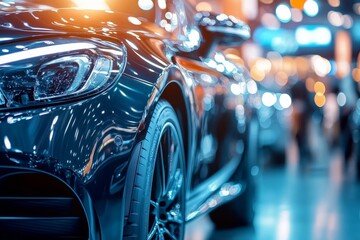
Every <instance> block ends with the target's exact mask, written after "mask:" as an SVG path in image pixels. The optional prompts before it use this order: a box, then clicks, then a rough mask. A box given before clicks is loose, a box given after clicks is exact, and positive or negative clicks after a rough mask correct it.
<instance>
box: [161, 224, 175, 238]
mask: <svg viewBox="0 0 360 240" xmlns="http://www.w3.org/2000/svg"><path fill="white" fill-rule="evenodd" d="M163 230H164V231H165V233H167V235H169V237H171V239H174V240H177V238H176V236H174V235H173V234H172V233H171V232H170V231H169V229H167V228H166V227H164V228H163Z"/></svg>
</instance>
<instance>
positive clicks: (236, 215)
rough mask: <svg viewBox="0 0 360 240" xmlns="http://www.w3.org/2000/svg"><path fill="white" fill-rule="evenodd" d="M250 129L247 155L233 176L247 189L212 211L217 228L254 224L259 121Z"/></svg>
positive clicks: (253, 122) (212, 217) (246, 148)
mask: <svg viewBox="0 0 360 240" xmlns="http://www.w3.org/2000/svg"><path fill="white" fill-rule="evenodd" d="M249 129H250V130H249V132H248V135H247V136H248V137H247V143H246V144H247V146H246V147H245V156H244V157H243V159H242V163H241V164H240V167H239V169H238V170H237V172H236V174H235V176H234V177H233V179H234V181H239V180H240V181H242V182H244V183H245V190H244V192H243V193H242V194H241V195H240V196H238V197H237V198H235V199H233V200H231V201H230V202H228V203H226V204H224V205H222V206H220V207H219V208H217V209H215V210H214V211H212V212H211V213H210V218H211V219H212V221H213V223H214V224H215V226H216V228H217V229H228V228H236V227H243V226H251V225H252V224H253V220H254V202H255V195H256V182H255V178H254V176H253V175H252V173H251V171H252V168H253V167H254V166H255V167H256V165H257V158H258V123H257V121H252V122H251V123H250V126H249Z"/></svg>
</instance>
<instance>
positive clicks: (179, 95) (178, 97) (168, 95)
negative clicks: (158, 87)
mask: <svg viewBox="0 0 360 240" xmlns="http://www.w3.org/2000/svg"><path fill="white" fill-rule="evenodd" d="M160 99H163V100H166V101H167V102H169V103H170V105H171V106H172V107H173V108H174V110H175V113H176V115H177V117H178V119H179V122H180V126H181V130H182V134H183V139H184V151H185V156H186V161H185V165H186V169H187V168H188V166H189V157H190V133H189V127H190V116H189V112H188V111H190V109H189V107H188V104H187V101H186V100H185V99H186V98H185V93H184V89H183V87H182V86H181V83H180V82H179V81H176V80H171V81H169V82H168V83H167V84H166V86H165V87H164V89H163V90H162V91H161V94H160V97H159V100H160Z"/></svg>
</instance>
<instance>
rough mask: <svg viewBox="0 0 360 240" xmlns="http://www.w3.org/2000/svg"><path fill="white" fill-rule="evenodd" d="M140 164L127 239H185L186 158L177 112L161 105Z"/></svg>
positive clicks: (159, 104)
mask: <svg viewBox="0 0 360 240" xmlns="http://www.w3.org/2000/svg"><path fill="white" fill-rule="evenodd" d="M141 144H142V146H141V150H140V154H139V158H138V163H137V164H136V169H129V171H136V172H135V177H134V178H135V179H134V184H133V186H132V194H131V196H129V197H130V199H129V200H130V212H129V216H128V220H127V222H126V224H125V228H124V237H125V238H126V239H183V238H184V230H185V193H186V191H185V179H186V177H185V173H186V171H185V154H184V147H183V137H182V132H181V128H180V124H179V121H178V119H177V116H176V114H175V111H174V109H173V108H172V107H171V105H170V104H169V103H168V102H166V101H160V102H159V103H158V104H157V106H156V107H155V110H154V112H153V115H152V117H151V120H150V123H149V125H148V128H147V133H146V137H145V139H144V140H143V141H142V143H141Z"/></svg>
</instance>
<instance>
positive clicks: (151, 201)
mask: <svg viewBox="0 0 360 240" xmlns="http://www.w3.org/2000/svg"><path fill="white" fill-rule="evenodd" d="M150 204H151V205H152V206H153V207H155V208H157V207H159V204H158V203H157V202H155V201H153V200H150Z"/></svg>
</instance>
